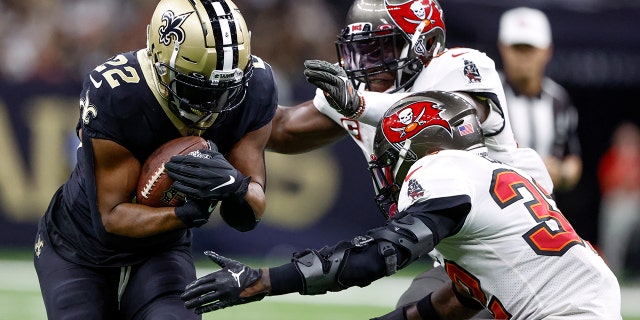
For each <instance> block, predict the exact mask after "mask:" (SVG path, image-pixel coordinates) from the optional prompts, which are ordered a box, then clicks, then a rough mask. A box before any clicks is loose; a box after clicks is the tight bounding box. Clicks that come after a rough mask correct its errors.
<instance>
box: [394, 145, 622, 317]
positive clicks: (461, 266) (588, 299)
mask: <svg viewBox="0 0 640 320" xmlns="http://www.w3.org/2000/svg"><path fill="white" fill-rule="evenodd" d="M484 150H486V149H484V148H482V149H481V150H480V151H484ZM474 151H475V150H474ZM407 178H408V179H405V182H404V184H403V186H402V188H401V190H400V198H399V201H398V209H399V210H406V209H407V208H408V207H410V206H411V205H412V204H415V203H420V202H424V201H427V200H434V199H440V201H447V200H446V199H447V198H449V199H451V197H459V196H466V197H469V199H470V202H471V211H470V212H469V214H468V216H467V217H466V219H465V221H464V224H463V225H462V227H461V229H460V230H459V231H458V232H457V233H455V234H453V235H451V236H449V237H447V238H444V239H442V240H441V241H440V242H439V243H438V244H437V245H436V249H437V250H438V251H439V252H440V254H441V255H442V258H443V260H442V261H440V263H441V264H442V265H443V266H444V268H445V270H446V271H447V273H448V274H449V277H450V278H451V279H452V280H453V281H454V282H456V283H457V284H459V285H461V286H458V287H460V288H468V289H469V292H470V293H471V294H472V295H473V296H474V298H475V299H477V300H478V301H480V302H481V303H482V304H483V305H484V306H485V307H486V308H487V309H488V310H490V311H492V312H493V313H494V315H496V318H497V319H580V320H587V319H594V320H595V319H621V316H620V303H621V302H620V299H621V298H620V287H619V284H618V281H617V279H616V277H615V276H614V274H613V273H612V272H611V270H610V269H609V268H608V267H607V265H606V264H605V262H604V261H603V259H602V258H600V256H598V255H597V253H596V252H595V251H594V250H593V248H592V247H591V246H590V245H589V244H588V243H587V242H585V241H584V240H582V239H581V238H580V237H579V236H578V235H577V234H576V232H575V231H574V229H573V228H572V227H571V225H570V224H569V222H568V221H567V220H566V219H565V218H564V217H563V216H562V213H561V212H560V211H559V210H558V208H557V207H556V204H555V202H554V201H553V200H552V198H551V197H550V196H549V195H548V194H546V193H545V192H544V191H543V190H542V189H541V188H539V186H537V185H536V184H535V183H534V182H533V180H532V179H531V178H530V176H528V175H527V174H526V173H525V172H524V171H522V170H519V169H515V168H513V167H511V166H508V165H505V164H502V163H500V162H497V161H494V160H490V159H489V158H487V157H484V156H481V155H480V153H474V152H469V151H460V150H445V151H440V152H439V153H437V154H433V155H428V156H426V157H423V158H421V159H420V160H418V161H417V162H416V163H415V164H413V166H412V167H411V169H409V175H408V176H407Z"/></svg>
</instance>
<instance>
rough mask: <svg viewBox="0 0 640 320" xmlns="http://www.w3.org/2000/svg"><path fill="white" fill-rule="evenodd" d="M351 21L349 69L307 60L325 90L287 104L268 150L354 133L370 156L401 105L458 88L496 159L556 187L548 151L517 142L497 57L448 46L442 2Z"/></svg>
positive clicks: (360, 0)
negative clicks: (380, 130) (409, 98)
mask: <svg viewBox="0 0 640 320" xmlns="http://www.w3.org/2000/svg"><path fill="white" fill-rule="evenodd" d="M394 3H398V4H394ZM346 23H347V26H346V28H344V29H343V30H342V32H341V33H340V35H339V36H338V41H337V43H336V46H337V51H338V60H339V61H340V66H341V67H342V68H340V67H337V66H335V65H334V64H331V63H328V62H324V61H315V60H314V61H307V62H306V63H305V66H306V67H307V70H305V74H306V75H307V77H308V79H309V81H310V82H312V83H314V84H316V85H317V86H318V87H320V88H321V89H323V90H324V92H323V91H322V90H318V91H317V94H316V96H315V98H314V100H313V101H307V102H305V103H302V104H300V105H298V106H295V107H282V106H279V107H278V110H277V112H276V116H275V118H274V120H273V129H272V132H271V136H270V138H269V143H268V148H270V149H271V150H272V151H276V152H281V153H299V152H306V151H308V150H312V149H314V148H317V147H320V146H323V145H325V144H328V143H332V142H334V141H337V140H338V139H340V138H343V137H344V136H346V135H349V136H350V137H351V138H352V139H353V140H354V141H355V142H356V143H357V144H358V146H359V147H360V148H361V150H362V152H363V154H364V156H365V158H366V159H367V161H368V160H369V157H370V155H371V154H372V151H373V138H374V134H375V125H376V123H377V121H378V120H379V119H380V117H381V116H382V115H383V114H384V112H385V111H386V110H387V109H388V108H389V107H390V106H391V105H392V104H393V103H394V102H396V101H397V100H399V99H401V98H402V97H405V96H406V95H408V94H409V93H411V92H418V91H424V90H444V91H451V92H456V93H457V94H459V95H460V96H463V97H465V98H466V99H467V100H468V101H469V102H470V103H471V104H472V105H473V106H474V107H475V108H476V109H477V113H478V118H479V119H480V121H481V122H482V128H483V130H484V133H485V143H486V145H487V147H488V149H489V154H490V155H491V156H492V157H493V158H495V159H498V160H501V161H503V162H505V163H507V164H510V165H513V166H515V167H518V168H520V169H523V170H525V171H526V172H527V173H529V174H531V175H532V176H533V177H534V178H535V179H536V180H537V181H538V182H539V183H540V184H541V185H542V186H543V187H544V188H545V190H548V191H549V192H551V191H552V190H553V183H552V182H551V178H550V177H549V174H548V173H547V171H546V168H545V166H544V163H543V161H542V159H541V158H540V156H538V154H537V153H536V152H535V151H533V150H532V149H528V148H518V147H517V145H516V143H515V139H514V136H513V132H512V131H511V126H510V124H509V121H508V114H507V105H506V102H505V95H504V91H503V89H502V85H501V82H500V77H499V75H498V72H497V70H496V69H495V64H494V62H493V60H491V59H490V58H489V57H488V56H486V55H485V54H484V53H482V52H479V51H477V50H474V49H470V48H454V49H447V48H445V34H446V32H445V24H444V13H443V12H442V9H441V8H440V5H439V4H438V2H437V1H435V0H422V1H415V2H406V1H384V0H356V1H354V3H353V5H352V6H351V8H350V10H349V12H348V14H347V18H346ZM355 88H357V89H358V90H357V91H356V90H354V89H355ZM325 92H326V95H325ZM327 98H328V99H327ZM327 100H328V101H330V102H328V101H327ZM417 115H418V114H415V115H413V116H417ZM407 121H409V119H407ZM387 200H389V202H388V203H384V204H381V205H383V206H384V207H385V209H384V210H385V212H387V215H392V214H393V213H394V212H395V200H393V199H389V198H387ZM389 211H391V212H389ZM446 281H448V277H447V275H446V274H445V273H444V270H443V269H442V267H441V266H437V267H435V268H434V269H432V270H430V271H427V272H426V273H424V274H422V275H420V276H418V278H416V280H415V282H414V283H413V284H412V285H411V287H410V288H409V290H407V291H406V292H405V294H404V295H403V296H402V297H401V299H400V300H399V301H398V305H403V304H406V303H409V302H414V301H416V300H418V299H420V298H421V297H424V296H425V295H426V294H428V293H429V292H431V290H432V289H433V288H434V287H436V286H439V285H440V284H441V283H443V282H446Z"/></svg>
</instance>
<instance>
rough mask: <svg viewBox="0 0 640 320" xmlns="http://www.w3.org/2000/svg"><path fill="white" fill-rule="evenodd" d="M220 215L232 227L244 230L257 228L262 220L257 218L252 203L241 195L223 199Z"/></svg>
mask: <svg viewBox="0 0 640 320" xmlns="http://www.w3.org/2000/svg"><path fill="white" fill-rule="evenodd" d="M220 216H221V217H222V220H224V222H226V223H227V224H228V225H230V226H231V227H232V228H234V229H236V230H238V231H242V232H246V231H250V230H253V229H255V227H256V226H257V225H258V222H260V220H258V219H256V215H255V213H253V209H252V208H251V205H249V203H248V202H247V201H246V200H244V198H241V197H229V198H226V199H224V200H222V204H221V205H220Z"/></svg>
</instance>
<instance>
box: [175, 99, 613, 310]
mask: <svg viewBox="0 0 640 320" xmlns="http://www.w3.org/2000/svg"><path fill="white" fill-rule="evenodd" d="M475 113H476V110H475V109H474V107H472V106H471V104H470V103H469V102H467V101H466V100H465V99H463V98H461V97H460V96H459V95H456V94H454V93H451V92H445V91H426V92H420V93H414V94H412V95H410V96H407V97H405V98H403V99H401V100H400V101H398V102H397V103H396V104H394V105H393V106H392V107H391V108H390V109H389V110H388V111H387V112H386V113H385V114H384V115H383V117H382V120H381V122H380V124H379V126H378V129H377V132H376V135H375V141H374V153H373V155H372V157H371V159H372V160H371V161H370V162H369V164H370V169H371V173H372V175H373V178H374V179H373V180H374V182H375V185H376V188H377V189H378V191H379V192H380V194H386V195H388V196H390V197H394V198H396V199H398V213H397V214H396V215H395V216H393V217H392V218H390V219H389V220H388V222H387V223H386V224H385V226H383V227H380V228H375V229H372V230H369V231H368V232H367V233H366V234H365V235H360V236H356V237H355V238H353V239H352V240H351V241H342V242H339V243H338V244H337V245H335V246H332V247H328V246H327V247H324V248H323V249H321V250H310V249H307V250H304V251H302V252H298V253H294V255H293V259H292V261H291V262H290V263H287V264H284V265H281V266H278V267H271V268H261V269H252V268H250V267H249V266H247V265H245V264H243V263H241V262H238V261H235V260H231V259H228V258H226V257H223V256H220V255H218V254H216V253H214V252H208V253H207V255H209V256H210V257H211V259H212V260H213V261H214V262H216V263H217V264H218V265H219V266H220V267H221V269H220V270H218V271H215V272H213V273H211V274H208V275H205V276H203V277H201V278H199V279H198V280H196V281H194V282H193V283H191V284H190V285H189V286H187V289H186V291H185V293H184V294H183V295H182V299H183V300H185V301H186V302H185V306H186V307H187V308H189V309H195V312H196V313H203V312H209V311H213V310H217V309H221V308H225V307H229V306H233V305H239V304H243V303H248V302H253V301H258V300H261V299H263V298H264V297H265V296H267V295H281V294H287V293H292V292H299V293H301V294H307V295H314V294H324V293H326V292H328V291H340V290H344V289H347V288H349V287H351V286H361V287H363V286H367V285H369V284H370V283H371V282H372V281H375V280H377V279H380V278H382V277H384V276H388V275H391V274H393V273H395V272H396V270H398V269H402V268H404V267H406V266H407V265H408V264H410V263H411V262H413V261H415V260H416V259H418V258H419V257H421V256H423V255H425V254H427V253H428V252H430V251H431V250H432V249H434V248H435V249H437V250H438V252H440V253H441V256H440V257H439V259H440V261H439V262H440V263H441V264H442V265H443V266H444V269H445V270H446V272H447V274H448V276H449V277H450V279H451V281H449V282H447V283H446V284H444V285H442V286H441V287H440V288H438V289H437V290H435V291H434V292H432V293H430V294H429V295H427V296H426V297H424V298H423V299H420V300H419V301H418V302H414V303H409V304H407V305H404V306H401V307H399V308H398V309H396V310H394V311H392V312H391V313H389V314H386V315H384V316H382V317H380V318H376V319H384V320H405V319H411V320H413V319H416V320H420V319H468V318H469V317H470V316H473V315H474V314H476V313H477V312H478V311H479V310H481V309H485V310H487V311H488V312H489V313H490V314H491V318H495V319H580V320H585V319H594V320H595V319H621V315H620V307H621V302H620V300H621V297H620V287H619V284H618V281H617V279H616V277H615V275H614V274H613V272H611V270H610V269H609V268H608V267H607V265H606V263H605V262H604V260H603V259H602V258H601V257H600V256H598V254H597V253H596V251H595V250H594V249H593V248H592V247H591V246H590V245H589V244H588V243H587V242H586V241H584V240H583V239H581V238H580V236H579V235H578V234H577V233H576V232H575V230H574V229H573V228H572V226H571V224H570V223H569V221H567V220H566V219H565V217H564V216H563V215H562V213H561V212H560V210H558V208H557V206H556V204H555V201H554V200H553V198H552V197H551V196H550V194H549V193H548V192H547V191H545V189H544V188H542V187H541V186H540V184H539V183H538V182H537V181H536V180H535V179H533V178H532V177H531V176H530V175H528V174H527V173H526V172H525V171H523V170H520V169H517V168H515V167H512V166H509V165H506V164H504V163H502V162H500V161H497V160H494V159H492V158H490V157H489V156H488V149H487V148H486V145H485V143H484V141H485V139H484V137H483V132H482V128H481V126H480V123H479V122H478V119H477V117H476V115H475Z"/></svg>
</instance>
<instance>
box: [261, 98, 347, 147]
mask: <svg viewBox="0 0 640 320" xmlns="http://www.w3.org/2000/svg"><path fill="white" fill-rule="evenodd" d="M346 135H347V132H346V131H345V130H344V129H343V128H342V127H341V126H340V125H338V124H337V123H335V122H334V121H333V120H331V119H330V118H329V117H327V116H325V115H324V114H322V113H320V111H318V109H317V108H316V107H315V106H314V105H313V100H309V101H305V102H303V103H301V104H299V105H296V106H293V107H285V106H278V109H277V110H276V115H275V117H274V118H273V121H272V130H271V135H270V136H269V141H268V142H267V150H269V151H273V152H277V153H286V154H296V153H304V152H308V151H311V150H314V149H317V148H320V147H323V146H325V145H329V144H331V143H334V142H336V141H338V140H340V139H341V138H343V137H345V136H346Z"/></svg>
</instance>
